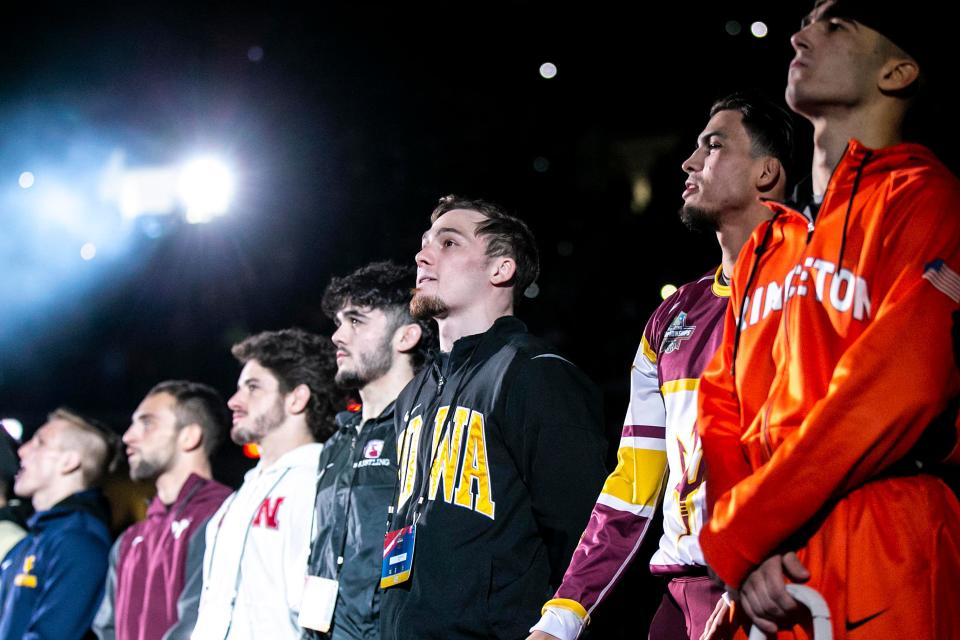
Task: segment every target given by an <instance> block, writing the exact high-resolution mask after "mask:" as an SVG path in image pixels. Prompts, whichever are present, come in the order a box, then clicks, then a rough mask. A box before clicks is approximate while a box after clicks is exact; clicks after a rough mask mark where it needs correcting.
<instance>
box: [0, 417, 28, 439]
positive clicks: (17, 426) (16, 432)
mask: <svg viewBox="0 0 960 640" xmlns="http://www.w3.org/2000/svg"><path fill="white" fill-rule="evenodd" d="M0 425H3V429H4V431H6V432H7V433H9V434H10V437H11V438H13V439H14V440H16V441H17V442H20V439H21V438H23V423H21V422H20V421H19V420H17V419H16V418H4V419H3V420H0Z"/></svg>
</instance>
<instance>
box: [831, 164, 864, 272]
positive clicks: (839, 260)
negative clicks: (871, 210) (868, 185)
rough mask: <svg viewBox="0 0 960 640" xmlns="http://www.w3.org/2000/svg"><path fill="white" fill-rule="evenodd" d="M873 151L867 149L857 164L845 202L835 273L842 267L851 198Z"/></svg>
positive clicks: (858, 187)
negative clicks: (855, 173) (845, 211)
mask: <svg viewBox="0 0 960 640" xmlns="http://www.w3.org/2000/svg"><path fill="white" fill-rule="evenodd" d="M872 155H873V152H871V151H867V152H866V153H865V154H864V156H863V161H861V162H860V164H859V166H857V175H856V176H854V178H853V190H852V191H851V192H850V200H849V201H848V202H847V213H846V214H845V215H844V216H843V234H842V235H841V236H840V254H839V255H838V256H837V273H840V269H842V268H843V253H844V251H846V248H847V226H848V225H849V224H850V211H851V210H852V209H853V199H854V197H856V195H857V191H858V190H859V189H860V178H861V177H863V168H864V167H865V166H867V163H868V162H869V161H870V157H871V156H872Z"/></svg>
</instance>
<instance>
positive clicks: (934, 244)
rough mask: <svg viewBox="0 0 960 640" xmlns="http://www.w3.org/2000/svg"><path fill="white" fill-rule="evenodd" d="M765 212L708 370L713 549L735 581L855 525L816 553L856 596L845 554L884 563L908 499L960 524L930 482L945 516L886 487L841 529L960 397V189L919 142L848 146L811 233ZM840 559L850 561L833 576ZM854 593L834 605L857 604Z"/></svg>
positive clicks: (703, 407)
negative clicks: (867, 488) (958, 322)
mask: <svg viewBox="0 0 960 640" xmlns="http://www.w3.org/2000/svg"><path fill="white" fill-rule="evenodd" d="M769 206H770V207H771V208H772V209H773V210H774V213H775V217H774V218H773V220H771V221H770V222H769V223H767V224H764V225H761V226H760V227H759V228H758V229H757V230H756V231H755V232H754V234H753V236H752V237H751V239H750V241H749V242H748V243H747V245H746V246H745V247H744V249H743V250H742V252H741V254H740V258H739V260H738V262H737V266H736V268H735V271H734V279H733V285H732V297H731V305H730V308H729V311H728V315H727V321H726V325H725V333H724V342H723V345H722V346H721V348H720V349H719V350H718V352H717V354H716V357H715V358H714V360H713V361H712V363H711V365H710V366H709V367H708V369H707V371H706V372H705V373H704V376H703V378H702V380H701V385H700V416H699V425H700V430H701V436H702V439H703V446H704V455H705V458H706V466H707V478H708V486H709V487H710V495H709V507H710V510H711V516H710V520H709V522H708V524H707V526H706V527H705V528H704V530H703V531H702V532H701V534H700V542H701V545H702V547H703V550H704V555H705V557H706V559H707V562H708V563H709V564H710V566H711V567H712V568H713V569H714V570H715V571H716V573H717V574H718V575H719V576H720V577H721V578H722V579H723V580H724V582H726V583H727V584H728V585H731V586H733V587H739V586H740V584H741V582H742V581H743V580H744V578H745V577H746V576H747V574H748V573H749V572H750V571H751V570H753V569H754V568H755V567H756V566H757V565H759V564H760V563H761V562H762V561H763V560H765V559H766V558H768V557H770V556H771V555H773V554H774V553H778V552H782V551H784V550H786V549H797V548H801V549H802V548H803V547H804V546H810V540H811V539H812V538H816V537H817V536H818V535H822V534H823V532H824V527H828V525H829V527H839V530H842V531H843V533H842V535H841V534H840V533H836V532H834V533H831V539H830V541H829V542H828V543H827V544H826V546H824V545H823V544H821V543H820V542H819V541H818V542H817V543H816V544H814V545H813V546H815V547H816V548H817V549H819V550H820V551H818V557H817V558H810V557H808V558H807V562H808V568H810V569H811V572H812V573H813V574H814V578H812V580H811V584H814V585H815V586H818V587H820V588H821V590H823V591H826V592H827V593H831V592H832V591H838V592H840V591H844V592H845V591H846V590H848V589H850V588H851V587H850V585H851V584H853V583H854V582H855V581H856V576H853V575H850V574H852V573H857V571H859V570H858V569H856V568H855V567H853V566H851V565H850V564H849V562H850V560H849V558H846V553H847V551H849V550H850V548H852V547H851V545H854V546H855V545H857V544H858V542H857V536H859V535H861V534H863V535H864V536H866V538H865V539H864V542H865V543H868V544H869V545H871V546H870V547H869V548H870V554H871V555H872V554H874V553H876V554H879V556H880V557H879V558H876V557H874V559H872V560H871V561H875V562H879V563H880V564H881V565H883V563H884V558H883V554H884V553H886V552H887V551H889V549H885V548H884V547H885V543H889V544H890V545H892V548H897V546H898V545H905V546H904V547H901V548H906V546H910V545H915V544H916V541H915V540H913V539H910V538H907V539H904V537H905V536H903V535H901V534H900V531H901V523H900V522H898V521H897V518H899V511H898V507H897V506H896V505H895V504H894V503H896V502H897V501H898V500H900V501H909V502H913V503H914V505H913V506H914V507H915V508H914V510H913V512H912V513H913V515H912V516H911V517H912V518H913V519H916V518H919V519H921V520H922V519H927V520H930V519H935V522H933V521H931V522H928V524H929V525H930V527H931V530H932V528H935V526H934V525H935V524H936V526H939V524H940V523H942V522H946V521H948V520H949V521H951V522H952V521H953V520H957V521H958V522H960V508H958V506H957V502H956V499H955V498H954V497H953V496H952V495H947V494H949V490H948V489H947V488H946V487H945V486H944V485H942V484H941V483H939V482H938V481H932V484H931V483H926V480H924V486H925V487H926V488H925V489H924V491H927V492H933V493H934V494H937V496H936V499H935V500H934V502H936V501H941V502H942V504H941V502H936V504H937V505H940V506H937V507H936V508H945V509H947V510H948V511H949V512H950V513H947V514H943V513H927V512H925V511H924V509H923V504H926V503H925V502H924V500H926V498H922V499H921V498H918V496H916V495H913V494H911V493H910V490H906V491H904V492H899V493H897V492H894V493H895V495H890V496H885V498H884V500H885V501H886V502H885V504H886V503H890V504H891V505H893V506H891V507H890V508H889V511H888V512H886V513H880V512H878V511H883V510H882V509H880V510H878V509H877V508H876V505H875V503H870V505H867V506H862V510H861V507H858V510H857V512H856V514H855V515H854V516H852V517H853V518H854V519H855V520H856V522H855V523H854V522H853V521H850V522H847V524H837V523H831V521H830V519H831V516H832V514H834V513H835V512H836V510H837V505H838V504H839V503H840V502H841V501H843V500H845V499H846V498H847V497H848V496H849V495H850V494H851V492H854V491H857V490H858V489H861V488H863V487H864V485H866V484H868V483H870V484H871V486H872V485H879V484H882V483H880V482H875V483H871V481H873V480H877V479H879V478H882V477H884V475H886V476H890V475H893V474H894V472H893V470H891V466H892V465H894V464H896V463H897V462H899V461H901V460H902V459H903V458H904V457H905V456H906V454H907V453H908V451H909V450H910V448H911V447H912V446H913V445H914V444H915V443H916V441H917V439H918V438H919V436H920V435H921V433H922V432H923V430H924V428H925V427H926V425H927V424H928V423H929V422H930V420H931V419H932V418H933V417H934V416H936V415H937V414H938V413H939V412H941V411H942V410H943V409H944V407H945V406H946V404H947V402H948V401H949V399H950V398H951V397H953V396H955V395H956V394H958V393H960V375H958V372H957V368H956V364H955V363H954V361H953V357H952V353H951V348H950V344H951V343H950V341H951V335H950V329H951V324H952V318H951V315H952V313H953V312H954V311H955V310H957V308H958V300H960V278H958V276H957V272H960V182H958V181H957V179H956V178H955V177H954V176H953V175H952V174H950V172H949V171H948V170H947V169H946V168H945V167H943V165H941V164H940V163H939V161H937V159H936V158H935V157H934V156H933V155H932V154H931V153H930V152H929V151H928V150H927V149H925V148H924V147H921V146H919V145H912V144H901V145H897V146H894V147H889V148H885V149H880V150H871V149H868V148H866V147H864V146H862V145H861V144H859V143H858V142H856V141H851V142H850V143H849V145H848V148H847V150H846V153H845V154H844V156H843V158H842V159H841V161H840V163H839V165H838V166H837V168H836V169H835V170H834V173H833V176H832V177H831V180H830V184H829V186H828V188H827V192H826V194H825V197H824V201H823V203H822V204H821V206H820V210H819V214H818V216H817V218H816V223H815V225H814V224H812V223H810V222H809V221H808V220H807V218H806V217H805V216H803V215H802V214H800V213H797V212H796V211H793V210H791V209H789V208H787V207H784V206H782V205H779V204H776V203H770V205H769ZM738 320H739V331H738V329H737V325H738ZM735 349H736V366H735V372H732V371H731V369H734V367H733V363H734V350H735ZM944 453H946V452H944ZM939 487H942V490H943V492H945V494H944V495H943V496H940V495H939V492H940V488H939ZM925 495H926V494H925ZM927 497H929V496H927ZM891 501H892V502H891ZM921 503H922V504H921ZM858 504H859V503H858ZM931 504H933V503H931ZM944 505H945V506H944ZM900 506H903V507H905V508H909V506H910V505H908V504H903V505H900ZM931 508H934V507H931ZM908 512H909V509H908ZM891 518H893V519H892V520H890V519H891ZM888 520H889V521H888ZM829 527H828V528H829ZM864 527H866V529H870V531H869V532H868V533H864V531H865V529H864ZM871 528H875V529H877V531H873V530H872V529H871ZM831 530H832V529H831ZM953 535H954V536H957V535H960V532H958V533H954V534H953ZM867 538H869V540H867ZM874 543H876V544H874ZM831 544H832V545H835V547H834V548H833V550H832V551H831V550H830V549H831V547H830V545H831ZM948 547H950V545H948ZM837 548H839V549H842V550H843V556H844V559H841V558H840V557H839V555H837V554H838V552H837ZM958 549H960V545H958V546H953V547H952V548H948V550H947V552H948V553H950V554H951V555H950V557H949V558H947V559H946V563H947V565H951V564H958V563H960V560H958V558H957V556H958V553H960V552H958ZM864 553H867V551H866V549H864ZM864 560H865V561H866V560H867V559H866V558H865V559H864ZM831 562H846V563H847V565H846V566H845V567H844V568H843V570H838V571H837V572H836V575H835V576H834V574H833V573H831V571H832V570H831V569H830V565H831ZM891 562H892V561H891ZM811 564H812V565H814V566H812V567H811V566H809V565H811ZM828 574H829V575H828ZM834 578H835V579H834ZM839 583H843V584H844V585H846V586H843V587H841V586H838V584H839ZM825 595H826V594H825ZM855 599H856V598H853V599H851V598H850V597H849V594H846V595H842V596H840V595H838V596H836V597H834V598H833V602H830V598H829V597H828V602H830V604H831V607H836V606H840V607H841V608H844V609H848V608H849V606H850V602H852V601H853V600H855ZM918 637H919V636H918Z"/></svg>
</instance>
